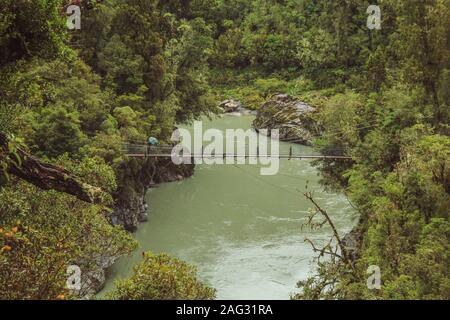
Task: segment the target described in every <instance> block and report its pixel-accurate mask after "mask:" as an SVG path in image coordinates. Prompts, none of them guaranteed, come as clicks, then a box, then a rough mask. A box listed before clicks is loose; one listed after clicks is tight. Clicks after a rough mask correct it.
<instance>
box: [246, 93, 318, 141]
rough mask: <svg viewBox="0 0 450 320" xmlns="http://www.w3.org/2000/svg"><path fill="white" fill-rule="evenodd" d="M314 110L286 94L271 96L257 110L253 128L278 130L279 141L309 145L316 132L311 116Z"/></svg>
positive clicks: (269, 130)
mask: <svg viewBox="0 0 450 320" xmlns="http://www.w3.org/2000/svg"><path fill="white" fill-rule="evenodd" d="M315 112H316V109H315V108H313V107H311V106H309V105H308V104H306V103H304V102H301V101H299V100H297V99H295V98H293V97H291V96H289V95H286V94H276V95H274V96H272V98H270V99H269V100H268V101H267V102H266V103H265V104H263V105H262V106H261V108H260V109H259V110H258V113H257V116H256V119H255V121H254V122H253V127H254V128H255V129H256V130H258V131H259V130H262V129H267V130H268V134H269V135H270V132H271V130H273V129H278V130H279V132H280V140H282V141H290V142H293V143H299V144H304V145H311V144H312V140H313V137H314V135H315V132H316V129H315V128H316V126H315V121H314V119H313V114H314V113H315Z"/></svg>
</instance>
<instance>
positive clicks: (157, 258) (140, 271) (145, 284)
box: [108, 253, 215, 300]
mask: <svg viewBox="0 0 450 320" xmlns="http://www.w3.org/2000/svg"><path fill="white" fill-rule="evenodd" d="M116 285H117V288H116V289H115V291H113V292H112V293H111V294H110V295H109V297H108V298H110V299H114V300H211V299H214V298H215V290H214V289H211V288H209V287H208V286H206V285H204V284H203V283H201V282H200V281H199V280H198V279H197V275H196V269H195V268H194V267H192V266H190V265H188V264H186V263H185V262H182V261H180V260H178V259H176V258H171V257H169V256H168V255H166V254H160V255H153V254H151V253H145V254H144V260H143V261H142V262H141V263H140V264H139V265H137V266H135V267H134V275H133V276H132V277H131V278H130V279H128V280H123V281H118V282H117V283H116Z"/></svg>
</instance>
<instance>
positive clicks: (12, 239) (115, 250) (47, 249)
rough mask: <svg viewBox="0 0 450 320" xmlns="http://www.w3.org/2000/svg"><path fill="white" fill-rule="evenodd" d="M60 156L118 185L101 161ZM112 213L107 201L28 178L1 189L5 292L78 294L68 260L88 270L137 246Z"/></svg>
mask: <svg viewBox="0 0 450 320" xmlns="http://www.w3.org/2000/svg"><path fill="white" fill-rule="evenodd" d="M60 161H61V164H63V165H65V166H66V167H67V168H71V169H75V170H74V171H76V173H77V174H78V175H79V176H80V177H89V179H90V181H91V182H92V183H95V184H96V185H97V186H99V187H102V188H103V189H104V190H105V191H111V190H113V189H115V178H114V173H113V171H112V170H111V169H110V168H109V167H108V166H106V165H105V164H104V163H102V162H101V161H99V162H97V161H95V160H93V159H85V160H84V161H82V162H81V163H79V164H75V163H72V162H71V161H69V160H68V159H67V158H61V159H60ZM107 215H108V209H107V208H106V207H104V206H103V205H98V206H95V205H89V204H86V203H84V202H81V201H79V200H76V199H74V198H73V197H71V196H68V195H65V194H61V193H57V192H54V191H49V192H42V191H41V192H39V191H38V190H36V188H35V187H33V186H31V185H29V184H26V183H22V182H15V183H14V184H13V185H11V186H9V187H6V188H4V189H3V190H2V191H1V192H0V217H1V223H0V284H1V286H0V287H1V289H0V296H1V297H2V298H4V299H45V300H48V299H62V298H67V299H69V298H77V295H76V294H75V293H74V292H70V291H68V290H67V289H66V280H67V274H66V272H67V267H68V266H70V265H78V266H79V267H80V268H81V270H82V274H84V275H88V274H89V273H91V272H98V271H99V270H101V269H102V266H101V263H102V261H103V260H108V259H116V258H118V257H119V256H121V255H123V254H128V253H130V252H131V251H132V250H134V248H135V246H136V244H135V242H134V240H133V239H132V237H131V235H129V234H128V233H126V232H125V231H124V230H123V229H122V228H120V227H113V226H112V225H111V224H110V223H109V222H108V220H107V218H106V217H105V216H107ZM92 289H94V290H95V288H92ZM83 290H89V288H84V289H83Z"/></svg>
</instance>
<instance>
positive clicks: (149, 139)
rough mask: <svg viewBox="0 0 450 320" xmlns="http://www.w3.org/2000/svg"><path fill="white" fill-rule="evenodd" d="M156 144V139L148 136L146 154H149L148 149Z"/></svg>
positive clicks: (157, 144)
mask: <svg viewBox="0 0 450 320" xmlns="http://www.w3.org/2000/svg"><path fill="white" fill-rule="evenodd" d="M157 146H159V141H158V139H156V138H155V137H150V138H148V140H147V155H148V154H150V151H151V150H150V149H151V148H152V147H157Z"/></svg>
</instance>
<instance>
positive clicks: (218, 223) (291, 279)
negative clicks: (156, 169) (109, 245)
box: [101, 115, 356, 300]
mask: <svg viewBox="0 0 450 320" xmlns="http://www.w3.org/2000/svg"><path fill="white" fill-rule="evenodd" d="M253 119H254V117H253V116H250V115H248V116H247V115H245V116H240V117H237V116H230V115H226V116H224V117H222V118H216V119H213V120H207V121H206V120H205V121H204V124H203V126H204V129H206V128H217V129H220V130H225V129H235V128H243V129H248V128H250V127H251V123H252V121H253ZM291 146H293V148H294V152H295V153H298V152H303V153H305V154H311V153H312V150H311V148H309V147H305V146H300V145H292V144H289V143H281V145H280V150H281V152H283V151H284V152H286V151H287V150H288V149H289V147H291ZM318 180H319V177H318V175H317V170H316V169H315V168H313V167H312V166H311V163H310V161H309V160H290V161H289V160H280V172H279V174H278V175H276V176H261V175H260V171H259V167H258V166H256V165H239V166H233V165H214V166H207V165H199V166H197V167H196V172H195V174H194V176H193V177H192V178H189V179H186V180H184V181H181V182H174V183H167V184H163V185H161V186H159V187H158V188H154V189H151V190H149V192H148V195H147V197H148V202H149V203H150V213H149V221H148V222H146V223H143V224H142V225H141V226H140V227H139V230H138V231H137V232H136V234H135V237H136V239H137V240H138V241H139V244H140V248H139V249H138V250H137V251H136V252H135V254H133V255H132V256H130V257H124V258H121V259H120V260H119V261H118V262H117V263H116V264H115V265H114V266H113V267H112V268H111V270H109V272H108V281H107V284H106V288H105V290H104V291H103V294H104V292H107V291H108V290H111V288H113V281H114V280H116V279H119V278H124V277H128V276H129V275H130V274H131V270H132V268H133V266H134V265H135V264H136V263H138V262H139V261H140V260H141V257H142V256H141V253H142V252H143V251H152V252H154V253H159V252H167V253H169V254H171V255H173V256H176V257H178V258H181V259H183V260H185V261H187V262H189V263H191V264H194V265H196V266H197V268H198V272H199V277H200V278H201V279H202V280H203V281H205V282H207V283H208V284H209V285H211V286H213V287H215V288H216V289H217V297H218V299H274V300H277V299H281V300H282V299H289V297H290V294H292V293H295V292H296V291H298V290H297V289H296V283H297V282H298V281H299V280H301V279H304V278H306V277H307V276H308V274H310V273H311V272H312V271H313V270H314V265H315V264H314V262H313V261H312V259H313V257H314V256H315V254H314V253H313V251H312V249H311V247H310V245H309V244H307V243H305V242H304V239H305V238H306V237H307V238H309V239H311V240H314V241H316V242H317V243H318V244H320V243H323V242H325V241H327V240H328V239H329V238H330V237H331V230H330V229H329V228H324V229H322V230H318V231H311V230H309V229H306V228H305V229H304V230H302V229H301V226H302V224H303V223H304V222H305V221H306V217H307V215H308V210H309V208H311V207H312V205H311V204H310V203H309V202H308V201H307V200H306V199H305V198H304V197H303V196H302V193H303V192H304V191H305V186H306V184H308V189H309V190H314V194H315V198H316V200H317V201H318V202H319V203H320V204H321V205H322V206H323V207H324V208H326V209H327V211H328V212H329V213H330V215H331V216H332V218H333V220H334V222H335V224H336V226H337V227H338V230H339V232H340V233H341V234H345V233H346V232H348V231H350V230H351V229H352V227H353V225H354V224H355V220H356V215H355V213H354V211H353V210H352V208H351V206H350V205H349V203H348V201H347V199H346V198H345V197H344V196H343V195H340V194H333V193H327V192H325V191H324V190H323V188H322V187H321V186H320V185H319V183H318ZM103 294H101V295H103Z"/></svg>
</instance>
